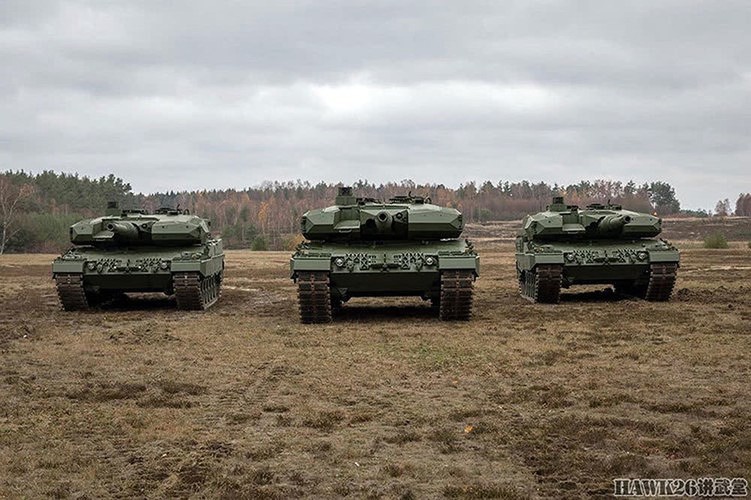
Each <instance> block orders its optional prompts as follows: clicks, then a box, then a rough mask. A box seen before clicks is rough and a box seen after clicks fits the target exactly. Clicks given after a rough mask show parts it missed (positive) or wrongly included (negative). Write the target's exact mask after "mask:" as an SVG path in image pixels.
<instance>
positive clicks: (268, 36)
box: [0, 0, 751, 209]
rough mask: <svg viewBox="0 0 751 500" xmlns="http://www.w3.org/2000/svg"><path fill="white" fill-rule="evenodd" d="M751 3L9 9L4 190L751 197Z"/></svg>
mask: <svg viewBox="0 0 751 500" xmlns="http://www.w3.org/2000/svg"><path fill="white" fill-rule="evenodd" d="M750 26H751V2H749V1H747V0H739V1H732V0H728V1H724V0H723V1H692V0H675V1H659V0H647V1H640V0H635V1H631V0H630V1H627V2H625V1H622V0H618V1H605V0H591V1H584V0H582V1H556V0H541V1H534V0H523V1H508V0H504V1H499V0H489V1H473V0H463V1H461V2H459V1H440V0H433V1H421V0H415V1H407V2H405V1H404V0H399V1H391V0H379V1H360V0H341V1H327V0H317V1H304V0H301V1H294V2H287V1H283V0H282V1H279V0H275V1H273V2H262V1H239V0H238V1H229V0H223V1H222V0H213V1H191V0H182V1H180V2H171V1H155V0H144V1H138V0H127V1H122V2H118V1H107V2H105V1H99V0H97V1H51V0H50V1H48V0H38V1H35V0H2V1H1V2H0V68H2V70H0V92H1V93H2V94H1V95H2V96H3V97H2V99H0V170H7V169H13V170H17V169H24V170H27V171H33V172H38V171H41V170H45V169H52V170H57V171H65V172H78V173H80V174H82V175H88V176H100V175H106V174H109V173H114V174H115V175H117V176H119V177H122V178H123V179H125V180H126V181H128V182H130V183H131V185H132V186H133V189H134V190H135V191H137V192H153V191H157V190H158V191H164V190H182V189H204V188H205V189H213V188H227V187H235V188H243V187H247V186H255V185H259V184H261V183H262V182H263V181H275V180H278V181H288V180H296V179H301V180H308V181H311V182H318V181H326V182H340V181H341V182H345V183H349V182H353V181H356V180H358V179H367V180H370V181H372V182H387V181H392V180H396V181H398V180H402V179H412V180H414V181H416V182H430V183H441V184H445V185H448V186H458V185H459V184H460V183H463V182H467V181H470V180H475V181H478V182H482V181H485V180H491V181H493V182H498V181H501V180H504V181H505V180H509V181H519V180H524V179H527V180H530V181H546V182H548V183H551V184H552V183H559V184H568V183H573V182H577V181H579V180H582V179H588V180H591V179H595V178H600V179H612V180H623V181H627V180H629V179H633V180H635V181H637V182H639V183H641V182H646V181H653V180H663V181H667V182H669V183H671V184H672V185H673V186H675V188H676V192H677V195H678V198H679V199H680V200H681V202H682V204H683V206H684V207H686V208H704V209H711V208H714V205H715V203H716V202H717V200H719V199H724V198H730V199H731V202H734V201H735V199H736V198H737V196H738V194H739V193H741V192H750V191H751V168H749V167H750V166H751V141H750V140H749V139H751V28H750Z"/></svg>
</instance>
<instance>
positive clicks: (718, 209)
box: [714, 198, 732, 217]
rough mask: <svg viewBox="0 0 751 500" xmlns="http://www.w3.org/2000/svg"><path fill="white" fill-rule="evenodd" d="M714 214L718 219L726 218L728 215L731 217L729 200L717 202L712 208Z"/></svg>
mask: <svg viewBox="0 0 751 500" xmlns="http://www.w3.org/2000/svg"><path fill="white" fill-rule="evenodd" d="M714 212H715V215H717V216H718V217H727V216H728V215H732V208H730V200H729V199H727V198H725V199H724V200H720V201H718V202H717V205H715V207H714Z"/></svg>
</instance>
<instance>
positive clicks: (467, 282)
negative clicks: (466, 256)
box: [438, 270, 474, 321]
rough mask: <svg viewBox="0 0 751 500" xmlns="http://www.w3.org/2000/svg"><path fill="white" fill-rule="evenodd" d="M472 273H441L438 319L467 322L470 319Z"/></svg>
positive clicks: (461, 271)
mask: <svg viewBox="0 0 751 500" xmlns="http://www.w3.org/2000/svg"><path fill="white" fill-rule="evenodd" d="M473 282H474V273H473V272H472V271H469V270H459V271H443V272H442V273H441V299H440V302H439V306H438V317H439V318H440V319H441V320H442V321H457V320H458V321H468V320H469V319H470V318H471V317H472V292H473V286H474V285H473Z"/></svg>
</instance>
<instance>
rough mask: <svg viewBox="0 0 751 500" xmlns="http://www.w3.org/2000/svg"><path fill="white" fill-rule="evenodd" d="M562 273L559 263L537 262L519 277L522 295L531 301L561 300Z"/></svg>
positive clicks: (555, 301)
mask: <svg viewBox="0 0 751 500" xmlns="http://www.w3.org/2000/svg"><path fill="white" fill-rule="evenodd" d="M562 274H563V266H561V265H559V264H538V265H537V267H535V269H534V270H533V271H527V272H526V273H524V274H523V279H522V278H520V279H519V290H520V292H521V294H522V297H524V298H525V299H527V300H529V301H531V302H539V303H542V304H557V303H558V302H560V300H561V277H562Z"/></svg>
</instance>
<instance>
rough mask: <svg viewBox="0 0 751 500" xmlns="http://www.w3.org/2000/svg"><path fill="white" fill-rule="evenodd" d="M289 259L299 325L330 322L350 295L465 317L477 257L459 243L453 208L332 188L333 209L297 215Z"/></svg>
mask: <svg viewBox="0 0 751 500" xmlns="http://www.w3.org/2000/svg"><path fill="white" fill-rule="evenodd" d="M301 225H302V234H303V236H304V237H305V238H306V240H307V241H305V242H304V243H302V244H301V245H300V246H298V248H297V251H296V252H295V254H294V255H293V256H292V259H291V261H290V270H291V274H292V279H293V280H295V282H296V283H297V287H298V298H299V303H300V319H301V321H302V322H303V323H325V322H329V321H331V320H332V315H333V314H336V312H338V310H339V309H340V308H341V307H342V304H343V303H344V302H346V301H348V300H349V299H350V298H352V297H378V296H419V297H422V298H423V299H425V300H430V301H431V303H432V305H433V307H434V308H435V309H436V310H437V313H438V316H439V318H440V319H442V320H468V319H469V318H470V315H471V313H472V289H473V283H474V280H475V279H476V278H477V276H478V275H479V270H480V259H479V257H478V256H477V254H476V253H475V251H474V248H473V247H472V245H471V244H470V243H469V242H468V241H466V240H460V239H459V236H460V235H461V233H462V230H463V228H464V224H463V222H462V215H461V214H460V213H459V211H457V210H455V209H453V208H444V207H439V206H436V205H432V204H431V203H430V198H423V197H420V196H412V195H411V194H410V195H409V196H399V197H396V198H392V199H391V200H389V201H388V202H387V203H384V202H380V201H376V200H374V199H370V198H356V197H355V196H354V195H353V194H352V188H349V187H344V188H340V189H339V194H338V196H337V197H336V202H335V205H334V206H331V207H328V208H324V209H318V210H311V211H308V212H306V213H305V214H304V215H303V216H302V221H301Z"/></svg>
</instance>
